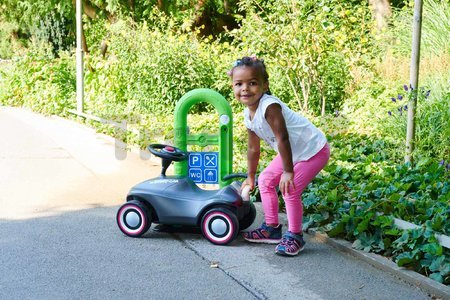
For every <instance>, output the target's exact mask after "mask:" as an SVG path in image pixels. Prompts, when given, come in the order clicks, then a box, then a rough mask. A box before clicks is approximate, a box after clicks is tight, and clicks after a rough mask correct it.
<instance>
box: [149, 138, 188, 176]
mask: <svg viewBox="0 0 450 300" xmlns="http://www.w3.org/2000/svg"><path fill="white" fill-rule="evenodd" d="M148 151H150V152H151V153H152V154H153V155H155V156H158V157H161V158H162V170H161V176H162V177H166V171H167V168H168V167H169V166H170V164H171V163H172V161H183V160H186V159H188V157H189V155H188V153H187V152H186V151H183V150H181V149H179V148H176V147H173V146H169V145H162V144H151V145H149V146H148Z"/></svg>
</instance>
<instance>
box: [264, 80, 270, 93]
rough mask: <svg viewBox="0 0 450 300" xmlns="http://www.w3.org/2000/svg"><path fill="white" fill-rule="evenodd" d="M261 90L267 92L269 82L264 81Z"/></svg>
mask: <svg viewBox="0 0 450 300" xmlns="http://www.w3.org/2000/svg"><path fill="white" fill-rule="evenodd" d="M263 89H264V92H267V91H268V90H269V81H268V80H266V81H264V84H263Z"/></svg>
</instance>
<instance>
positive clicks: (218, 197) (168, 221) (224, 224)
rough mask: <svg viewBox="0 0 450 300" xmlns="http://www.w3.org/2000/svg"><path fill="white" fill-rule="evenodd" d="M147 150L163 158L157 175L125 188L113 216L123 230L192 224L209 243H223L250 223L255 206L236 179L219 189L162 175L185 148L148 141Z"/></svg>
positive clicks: (183, 155)
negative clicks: (149, 142) (242, 191)
mask: <svg viewBox="0 0 450 300" xmlns="http://www.w3.org/2000/svg"><path fill="white" fill-rule="evenodd" d="M149 150H150V151H151V152H152V153H153V154H154V155H156V156H159V157H161V158H162V160H163V170H162V172H161V177H158V178H154V179H149V180H146V181H143V182H141V183H139V184H137V185H135V186H134V187H132V188H131V190H130V191H129V193H128V195H127V199H126V201H127V202H126V203H125V204H123V205H122V206H121V207H120V208H119V210H118V212H117V216H116V220H117V224H118V226H119V228H120V230H121V231H122V232H123V233H124V234H126V235H128V236H131V237H140V236H142V235H143V234H144V233H145V232H146V231H147V230H148V229H149V228H150V226H151V224H152V223H157V224H165V225H182V226H195V227H199V228H200V229H201V232H202V234H203V236H204V237H205V238H206V239H207V240H209V241H210V242H211V243H213V244H216V245H226V244H228V243H230V242H232V241H233V240H234V239H235V238H236V236H237V234H238V233H239V231H240V230H243V229H246V228H248V227H249V226H250V225H251V224H252V223H253V221H254V220H255V217H256V209H255V206H254V204H253V202H251V201H243V199H242V197H241V195H240V185H241V183H240V182H239V181H235V182H233V183H232V184H231V185H228V186H226V187H224V188H222V189H220V190H214V191H210V190H203V189H201V188H199V187H198V186H197V185H196V184H195V183H194V182H193V181H192V180H191V179H190V178H188V177H184V176H166V175H165V171H166V169H167V167H168V166H169V165H170V163H171V162H172V161H182V160H185V159H187V157H188V155H187V153H186V152H183V151H181V150H180V149H178V148H175V147H171V146H166V145H161V144H153V145H150V146H149Z"/></svg>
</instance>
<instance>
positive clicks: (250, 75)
mask: <svg viewBox="0 0 450 300" xmlns="http://www.w3.org/2000/svg"><path fill="white" fill-rule="evenodd" d="M232 85H233V92H234V97H235V98H236V99H237V100H238V101H239V102H241V103H242V104H244V105H246V106H247V107H249V108H250V109H252V108H254V109H256V108H257V107H258V104H259V99H261V97H262V95H263V94H264V93H265V92H266V91H267V90H268V88H269V83H268V82H267V81H265V80H264V78H263V76H262V75H261V74H259V73H258V70H257V68H252V67H248V66H238V67H235V68H234V69H233V74H232Z"/></svg>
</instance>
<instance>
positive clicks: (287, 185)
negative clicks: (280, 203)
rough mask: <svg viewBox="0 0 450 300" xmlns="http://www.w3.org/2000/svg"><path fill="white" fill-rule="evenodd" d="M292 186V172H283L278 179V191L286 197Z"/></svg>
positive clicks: (292, 188)
mask: <svg viewBox="0 0 450 300" xmlns="http://www.w3.org/2000/svg"><path fill="white" fill-rule="evenodd" d="M294 188H295V185H294V172H283V174H282V175H281V179H280V191H281V194H282V195H283V196H284V195H287V194H289V192H290V191H293V190H294Z"/></svg>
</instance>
